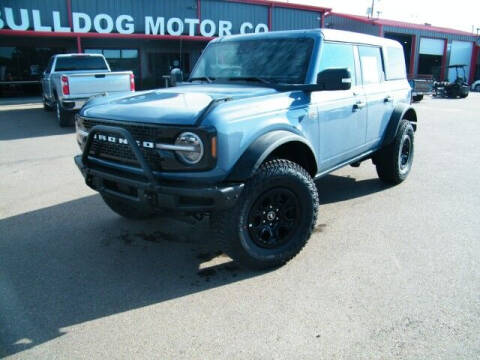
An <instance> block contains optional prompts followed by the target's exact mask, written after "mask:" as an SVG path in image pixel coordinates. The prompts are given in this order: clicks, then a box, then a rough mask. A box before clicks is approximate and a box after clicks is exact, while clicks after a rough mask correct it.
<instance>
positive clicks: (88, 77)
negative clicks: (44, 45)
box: [42, 54, 135, 126]
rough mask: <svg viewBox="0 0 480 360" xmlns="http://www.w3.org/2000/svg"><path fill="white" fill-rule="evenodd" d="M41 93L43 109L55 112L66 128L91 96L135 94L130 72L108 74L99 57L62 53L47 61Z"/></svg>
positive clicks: (106, 64) (102, 59) (104, 62)
mask: <svg viewBox="0 0 480 360" xmlns="http://www.w3.org/2000/svg"><path fill="white" fill-rule="evenodd" d="M42 90H43V103H44V108H45V109H46V110H50V109H55V110H56V115H57V120H58V123H59V124H60V126H68V125H72V124H73V116H74V112H75V111H78V110H80V108H81V107H82V106H83V105H84V104H85V102H86V101H87V100H88V99H89V98H90V97H92V96H95V95H98V94H104V93H121V92H131V91H135V82H134V77H133V73H132V72H131V71H118V72H111V71H110V66H109V65H108V63H107V61H106V60H105V58H104V57H103V56H102V55H99V54H61V55H54V56H53V57H52V58H51V59H50V62H49V64H48V67H47V69H46V70H45V72H44V74H43V78H42Z"/></svg>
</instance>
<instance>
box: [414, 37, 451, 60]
mask: <svg viewBox="0 0 480 360" xmlns="http://www.w3.org/2000/svg"><path fill="white" fill-rule="evenodd" d="M444 43H445V42H444V41H443V40H441V39H429V38H421V39H420V54H425V55H439V56H443V46H444Z"/></svg>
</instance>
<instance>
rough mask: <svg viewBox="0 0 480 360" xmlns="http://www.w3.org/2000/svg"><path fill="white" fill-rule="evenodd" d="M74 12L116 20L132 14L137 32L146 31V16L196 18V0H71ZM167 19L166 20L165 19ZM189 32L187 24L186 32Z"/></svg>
mask: <svg viewBox="0 0 480 360" xmlns="http://www.w3.org/2000/svg"><path fill="white" fill-rule="evenodd" d="M71 1H72V11H73V12H83V13H86V14H88V15H89V16H90V17H91V18H92V19H93V17H94V16H95V15H97V14H101V13H103V14H108V15H110V16H111V17H112V18H113V19H114V20H115V18H116V17H117V16H119V15H124V14H126V15H130V16H132V17H133V19H134V22H135V32H136V33H137V32H140V33H142V32H144V29H145V16H152V17H153V18H154V19H156V17H157V16H160V17H164V18H165V19H169V18H173V17H178V18H180V19H182V21H183V20H184V19H185V18H196V17H197V1H196V0H175V1H165V0H162V1H151V0H71ZM165 21H166V20H165ZM186 33H188V26H185V29H184V34H186Z"/></svg>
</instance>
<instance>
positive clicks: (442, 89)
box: [433, 65, 470, 99]
mask: <svg viewBox="0 0 480 360" xmlns="http://www.w3.org/2000/svg"><path fill="white" fill-rule="evenodd" d="M466 66H467V65H450V66H449V67H448V68H449V69H455V74H456V76H455V80H454V81H452V82H448V81H440V82H436V83H435V84H434V85H433V95H434V96H436V97H444V98H445V97H446V98H451V99H456V98H458V97H459V98H462V99H464V98H466V97H467V96H468V93H469V92H470V87H469V86H468V83H467V75H466V71H465V67H466Z"/></svg>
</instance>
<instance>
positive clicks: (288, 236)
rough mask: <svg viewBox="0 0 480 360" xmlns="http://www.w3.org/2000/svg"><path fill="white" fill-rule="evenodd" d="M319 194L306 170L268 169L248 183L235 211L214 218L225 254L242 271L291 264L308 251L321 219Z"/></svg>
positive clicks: (287, 164) (272, 164)
mask: <svg viewBox="0 0 480 360" xmlns="http://www.w3.org/2000/svg"><path fill="white" fill-rule="evenodd" d="M317 209H318V194H317V189H316V187H315V183H314V182H313V179H312V178H311V177H310V175H309V174H308V173H307V171H306V170H305V169H303V168H302V167H301V166H299V165H298V164H296V163H293V162H291V161H288V160H283V159H277V160H272V161H268V162H266V163H264V164H263V165H262V166H261V167H260V168H259V169H258V170H257V172H256V173H255V175H254V176H253V177H252V178H251V179H250V180H248V181H247V183H246V184H245V188H244V191H243V192H242V195H241V196H240V199H239V200H238V203H237V204H236V205H235V207H234V208H232V209H229V210H226V211H222V212H217V213H214V214H212V217H211V225H212V230H213V232H214V234H215V237H216V239H217V241H218V243H219V245H220V247H221V249H222V250H223V251H225V253H226V254H227V255H229V256H230V257H231V258H232V259H233V260H235V261H237V262H238V263H240V264H241V265H243V266H245V267H248V268H252V269H267V268H272V267H277V266H281V265H283V264H285V263H286V262H287V261H289V260H290V259H292V258H293V257H294V256H295V255H297V254H298V253H299V252H300V250H302V248H303V247H304V246H305V244H306V243H307V241H308V239H309V238H310V235H311V234H312V230H313V227H314V226H315V222H316V219H317Z"/></svg>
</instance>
